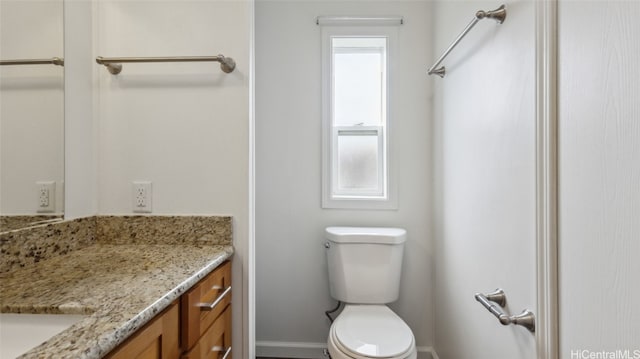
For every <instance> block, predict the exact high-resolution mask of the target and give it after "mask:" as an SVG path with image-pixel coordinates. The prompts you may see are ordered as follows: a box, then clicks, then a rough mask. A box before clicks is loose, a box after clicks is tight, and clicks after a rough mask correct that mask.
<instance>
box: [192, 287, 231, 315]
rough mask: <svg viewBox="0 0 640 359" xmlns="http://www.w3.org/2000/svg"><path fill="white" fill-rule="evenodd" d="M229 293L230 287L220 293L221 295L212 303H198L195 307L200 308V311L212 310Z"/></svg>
mask: <svg viewBox="0 0 640 359" xmlns="http://www.w3.org/2000/svg"><path fill="white" fill-rule="evenodd" d="M229 292H231V286H228V287H227V289H225V290H224V292H222V294H220V295H219V296H218V298H216V300H214V301H213V303H198V304H197V306H198V307H200V309H201V310H212V309H213V308H215V307H216V305H218V303H220V301H221V300H222V299H224V297H225V296H226V295H227V294H229Z"/></svg>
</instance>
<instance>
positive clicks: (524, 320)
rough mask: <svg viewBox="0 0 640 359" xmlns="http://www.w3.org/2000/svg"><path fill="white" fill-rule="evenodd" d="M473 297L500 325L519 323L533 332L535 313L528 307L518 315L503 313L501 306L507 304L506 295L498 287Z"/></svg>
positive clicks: (534, 329) (534, 328)
mask: <svg viewBox="0 0 640 359" xmlns="http://www.w3.org/2000/svg"><path fill="white" fill-rule="evenodd" d="M475 298H476V300H477V301H478V302H480V304H482V306H483V307H485V308H486V309H487V310H488V311H489V313H491V314H493V315H494V316H495V317H496V318H498V321H499V322H500V324H502V325H509V324H515V325H521V326H523V327H525V328H527V329H528V330H529V331H530V332H531V333H535V331H536V326H535V315H534V314H533V312H531V311H530V310H528V309H525V310H523V311H522V313H520V314H518V315H512V316H509V315H507V314H505V313H504V312H503V311H502V309H500V308H501V307H502V308H504V306H505V305H506V304H507V296H506V295H505V294H504V291H503V290H502V289H500V288H498V289H496V290H495V291H494V292H492V293H489V294H482V293H476V295H475Z"/></svg>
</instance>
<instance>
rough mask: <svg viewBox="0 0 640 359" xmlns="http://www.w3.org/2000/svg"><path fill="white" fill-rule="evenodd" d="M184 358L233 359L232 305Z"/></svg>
mask: <svg viewBox="0 0 640 359" xmlns="http://www.w3.org/2000/svg"><path fill="white" fill-rule="evenodd" d="M182 359H231V306H228V307H227V309H226V310H225V311H224V312H223V313H222V314H221V315H220V316H218V318H216V320H215V321H214V322H213V324H212V325H211V326H210V327H209V328H208V329H207V330H206V331H205V333H204V334H203V335H202V337H201V338H200V340H198V341H197V342H196V344H195V345H194V346H193V348H191V350H189V352H187V353H186V354H184V355H183V356H182Z"/></svg>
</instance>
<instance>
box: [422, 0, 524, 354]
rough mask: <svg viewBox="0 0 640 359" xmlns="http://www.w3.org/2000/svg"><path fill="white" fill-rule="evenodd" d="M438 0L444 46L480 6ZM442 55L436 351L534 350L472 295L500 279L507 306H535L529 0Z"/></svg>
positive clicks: (440, 45) (483, 5) (437, 119)
mask: <svg viewBox="0 0 640 359" xmlns="http://www.w3.org/2000/svg"><path fill="white" fill-rule="evenodd" d="M497 5H498V3H495V2H480V1H466V2H461V1H456V2H438V3H437V5H436V8H435V13H434V15H435V16H434V19H435V24H434V25H435V29H436V30H435V38H436V40H435V48H436V49H438V50H437V51H438V53H437V54H436V55H439V53H440V51H443V50H444V49H445V48H447V46H449V44H450V43H451V41H453V39H454V38H455V37H456V36H457V35H458V34H459V33H460V31H462V29H463V28H464V27H465V26H466V25H467V24H468V23H469V21H470V20H471V18H472V16H473V14H475V12H476V11H477V10H479V9H484V10H492V9H495V8H496V7H497ZM507 9H508V15H507V19H506V21H505V22H504V24H502V25H498V24H497V23H496V22H495V21H492V20H483V21H481V22H480V23H478V24H477V25H476V26H475V27H474V28H473V30H472V31H471V32H470V33H469V34H468V35H467V36H466V37H465V38H464V39H463V40H462V41H461V42H460V44H459V45H458V47H456V48H455V49H454V50H453V52H451V54H450V55H449V56H448V57H447V59H446V60H445V61H444V63H443V64H444V65H445V66H446V69H447V75H446V77H445V78H444V79H440V78H438V77H436V76H431V77H430V81H432V82H433V83H434V84H435V87H434V93H435V96H436V100H435V108H436V111H435V116H434V124H435V129H434V143H435V146H434V148H435V150H434V153H435V160H434V165H435V169H434V171H435V178H436V187H435V188H436V190H435V193H437V200H436V206H435V210H434V223H435V236H434V237H435V242H436V248H437V249H436V254H435V257H436V270H435V272H436V287H435V293H436V295H435V301H436V303H435V306H436V319H435V349H436V351H437V353H438V355H439V357H440V358H442V359H457V358H523V359H524V358H534V357H535V354H534V353H535V338H534V336H533V335H532V334H531V333H529V332H528V331H527V330H526V329H524V328H522V327H516V326H509V327H503V326H501V325H500V324H499V323H498V321H497V320H496V318H494V317H493V316H492V315H491V314H490V313H489V312H487V310H485V309H484V308H483V307H482V306H481V305H480V304H479V303H477V302H476V301H475V300H474V294H475V293H477V292H484V293H487V292H491V291H493V290H494V289H495V288H497V287H502V288H503V289H504V290H505V292H506V294H507V304H508V305H507V308H506V310H507V311H508V312H510V313H511V314H519V313H520V312H521V311H522V310H523V309H524V308H529V309H531V310H535V307H536V306H535V304H536V303H535V300H536V288H535V283H536V282H535V268H536V262H535V238H536V237H535V228H536V227H535V219H536V207H535V178H536V177H535V136H536V132H535V53H534V50H535V41H534V7H533V3H532V2H526V1H510V2H508V3H507Z"/></svg>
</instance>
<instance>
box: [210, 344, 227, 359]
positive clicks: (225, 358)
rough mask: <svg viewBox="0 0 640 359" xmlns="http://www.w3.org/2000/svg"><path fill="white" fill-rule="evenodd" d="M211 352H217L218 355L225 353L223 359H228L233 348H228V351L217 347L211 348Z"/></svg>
mask: <svg viewBox="0 0 640 359" xmlns="http://www.w3.org/2000/svg"><path fill="white" fill-rule="evenodd" d="M211 351H212V352H216V353H222V352H224V355H223V356H222V359H227V357H228V356H229V354H231V347H228V348H227V349H225V348H224V347H218V346H215V347H213V348H211Z"/></svg>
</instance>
